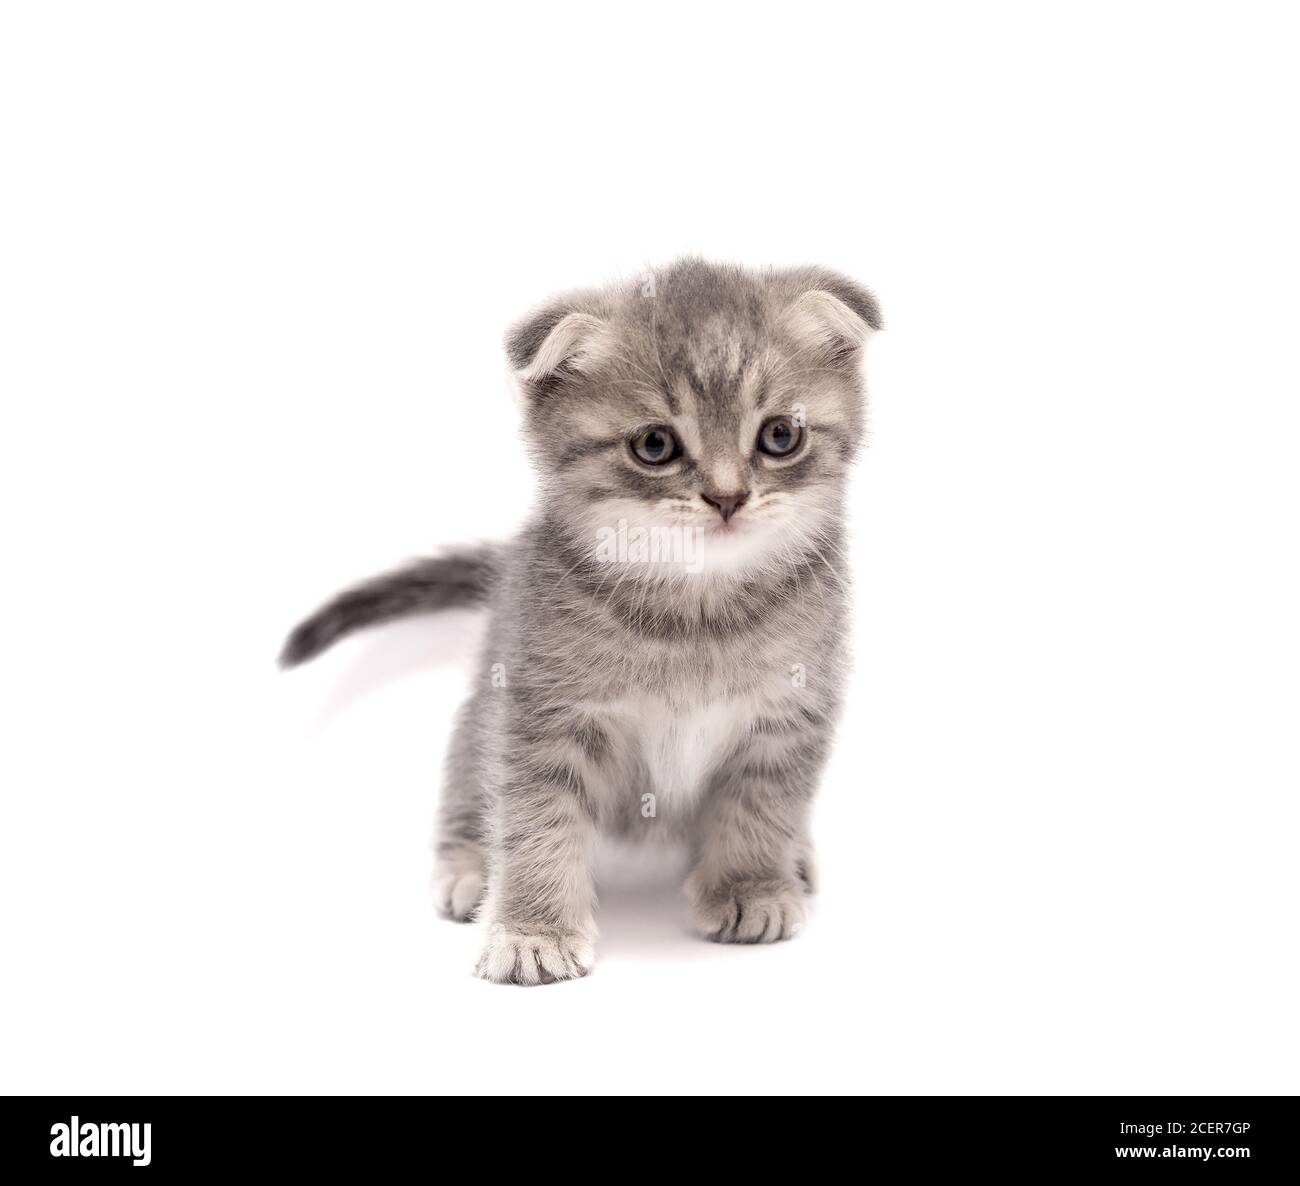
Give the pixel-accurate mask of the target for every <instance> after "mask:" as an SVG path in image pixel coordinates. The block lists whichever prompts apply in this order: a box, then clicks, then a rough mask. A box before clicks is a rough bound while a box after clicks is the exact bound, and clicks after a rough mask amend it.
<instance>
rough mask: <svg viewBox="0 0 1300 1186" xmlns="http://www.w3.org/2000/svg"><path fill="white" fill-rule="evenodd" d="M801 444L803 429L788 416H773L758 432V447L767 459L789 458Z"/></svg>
mask: <svg viewBox="0 0 1300 1186" xmlns="http://www.w3.org/2000/svg"><path fill="white" fill-rule="evenodd" d="M802 443H803V429H802V428H800V427H799V426H798V425H797V424H796V423H795V422H794V421H793V420H791V419H790V417H789V416H773V417H772V419H771V420H769V421H767V422H766V423H765V424H764V425H763V427H762V428H760V429H759V430H758V447H759V448H760V449H761V450H762V451H763V452H764V453H766V454H767V455H768V456H769V457H789V456H790V454H791V453H793V452H794V451H795V450H796V449H797V448H799V446H800V445H801V444H802Z"/></svg>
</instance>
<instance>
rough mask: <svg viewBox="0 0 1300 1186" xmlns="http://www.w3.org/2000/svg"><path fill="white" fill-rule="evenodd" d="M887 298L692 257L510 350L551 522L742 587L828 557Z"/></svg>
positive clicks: (821, 274) (562, 308)
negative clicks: (755, 577) (738, 581)
mask: <svg viewBox="0 0 1300 1186" xmlns="http://www.w3.org/2000/svg"><path fill="white" fill-rule="evenodd" d="M879 327H880V315H879V311H878V310H877V307H876V303H875V300H874V299H873V298H872V296H871V294H870V293H868V292H867V291H866V290H865V289H863V288H862V287H860V286H859V285H857V284H855V283H853V282H852V281H851V280H847V279H845V278H844V277H842V276H839V275H836V274H835V273H833V272H828V271H825V270H823V269H819V268H799V269H790V270H786V271H771V272H751V271H747V270H744V269H741V268H737V267H723V266H716V265H711V264H706V263H703V262H701V261H699V260H683V261H681V262H679V263H676V264H674V265H672V266H671V267H669V268H667V269H666V270H664V271H662V272H657V273H654V274H653V275H652V276H647V277H645V278H644V279H642V280H639V281H637V282H636V283H631V284H625V285H616V286H611V287H610V288H606V289H593V290H586V291H582V292H576V293H570V294H568V295H566V296H563V297H560V298H557V299H556V300H554V301H552V302H551V303H550V304H548V305H546V306H545V307H543V308H542V309H540V310H538V311H536V312H535V313H533V314H532V315H531V316H529V317H528V318H526V319H525V320H523V321H522V322H520V323H519V324H518V325H516V326H515V327H514V328H513V329H512V330H511V332H510V334H509V336H508V338H507V350H508V353H509V357H510V362H511V366H512V367H513V368H514V371H515V375H516V378H517V380H518V382H519V385H520V389H521V391H522V394H523V397H524V401H525V406H526V410H527V433H528V439H529V444H530V447H531V450H532V452H533V455H534V457H535V458H536V461H537V465H538V468H539V470H540V473H541V477H542V487H543V489H542V496H543V499H544V503H545V505H546V508H547V510H548V512H549V513H550V514H549V517H550V519H551V521H552V522H553V523H556V524H559V525H561V526H562V528H563V529H564V530H565V531H567V532H568V533H569V534H570V536H571V538H572V541H573V542H576V543H577V544H578V545H579V546H580V547H582V546H587V545H589V546H591V547H592V548H593V549H595V550H596V552H597V554H600V553H601V552H602V550H603V554H604V559H606V560H608V561H610V562H613V563H628V564H631V565H637V564H640V565H643V566H644V571H651V572H663V571H678V570H683V571H687V572H703V573H709V574H714V575H723V574H733V575H739V576H743V575H745V574H746V573H752V572H754V571H755V570H758V569H762V568H765V567H767V568H771V567H774V566H778V565H779V564H780V563H781V562H782V561H788V560H791V559H794V558H797V557H800V556H802V555H804V554H806V553H808V552H809V551H810V550H816V549H818V548H819V547H820V546H821V544H822V543H823V542H824V540H825V538H826V535H827V532H828V531H829V530H830V529H831V528H832V527H833V526H834V524H835V523H836V522H837V521H838V518H839V515H840V508H841V504H842V493H843V488H844V483H845V479H846V476H847V471H848V466H849V463H850V461H851V460H852V457H853V455H854V453H855V451H856V450H857V448H858V446H859V444H860V443H861V440H862V433H863V388H862V379H861V366H860V364H861V354H862V348H863V344H864V342H865V340H866V338H867V336H868V334H869V333H870V332H871V331H872V330H874V329H878V328H879Z"/></svg>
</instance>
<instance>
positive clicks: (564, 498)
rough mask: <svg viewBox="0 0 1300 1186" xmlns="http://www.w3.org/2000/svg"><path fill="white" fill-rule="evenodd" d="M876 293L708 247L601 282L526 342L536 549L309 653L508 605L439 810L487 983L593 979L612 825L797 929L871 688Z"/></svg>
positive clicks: (491, 636) (752, 931) (701, 901)
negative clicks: (847, 550)
mask: <svg viewBox="0 0 1300 1186" xmlns="http://www.w3.org/2000/svg"><path fill="white" fill-rule="evenodd" d="M879 326H880V317H879V312H878V310H877V307H876V303H875V300H874V299H873V298H872V296H871V295H870V294H869V293H868V292H867V291H865V290H864V289H863V288H861V287H859V286H858V285H857V284H855V283H853V282H852V281H850V280H847V279H845V278H843V277H841V276H839V275H836V274H835V273H833V272H829V271H825V270H822V269H819V268H801V269H792V270H786V271H769V272H753V271H747V270H744V269H741V268H736V267H721V266H714V265H710V264H706V263H703V262H701V261H698V260H683V261H680V262H678V263H676V264H674V265H672V266H671V267H669V268H668V269H666V270H665V271H663V272H660V273H656V274H655V275H654V276H653V277H652V278H648V279H647V280H646V281H645V282H642V283H638V284H635V285H615V286H612V287H609V288H604V289H591V290H586V291H579V292H573V293H570V294H568V295H565V296H562V297H559V298H558V299H556V300H554V301H552V302H551V303H550V304H548V305H546V306H545V307H543V308H541V309H540V310H538V311H536V312H534V313H533V314H532V315H531V316H529V317H527V318H526V319H524V320H523V321H522V322H520V323H519V324H518V325H516V326H515V327H514V328H513V329H512V330H511V331H510V333H509V335H508V337H507V351H508V354H509V359H510V363H511V365H512V367H513V368H514V372H515V376H516V378H517V380H518V383H519V386H520V389H521V393H522V395H523V398H524V402H525V409H526V412H525V416H526V434H527V439H528V443H529V446H530V449H531V452H532V455H533V457H534V459H535V463H536V467H537V471H538V474H539V478H540V493H541V498H540V500H539V505H540V510H538V511H537V512H536V514H535V517H534V518H533V520H532V522H531V523H529V524H528V526H527V527H526V528H525V529H524V530H523V532H522V533H521V534H520V535H519V537H518V538H517V539H515V540H514V541H513V542H512V543H510V544H507V545H501V546H484V547H479V548H472V549H467V550H462V551H458V552H452V553H449V554H447V555H445V556H443V557H441V558H439V559H433V560H426V561H422V562H420V563H417V564H415V565H413V566H411V567H409V568H407V569H405V570H403V571H399V572H397V573H395V574H393V575H390V576H386V577H380V578H378V579H377V580H374V581H371V582H370V583H368V584H364V585H360V586H358V587H357V588H355V589H353V590H351V591H349V592H346V593H343V594H342V595H341V596H339V597H338V598H336V599H335V600H334V601H332V602H331V603H329V604H328V605H326V606H325V607H324V608H323V609H321V610H320V611H319V612H318V613H317V614H315V615H314V616H313V617H311V618H309V619H308V620H307V621H306V622H304V623H302V625H300V626H299V627H298V628H297V629H296V630H295V631H294V632H293V634H292V635H291V636H290V637H289V640H288V642H287V643H286V644H285V649H284V653H283V655H282V657H281V659H282V662H283V663H284V664H285V665H293V664H296V663H300V662H302V661H304V660H306V659H310V658H311V657H313V656H314V655H317V654H319V653H320V652H321V651H322V650H324V649H325V648H326V647H328V646H330V645H331V644H332V643H333V642H334V641H336V640H337V639H338V638H340V637H341V636H342V635H344V634H346V633H348V632H349V631H351V630H354V629H356V628H358V627H360V626H364V625H368V624H370V623H374V622H379V621H383V620H386V619H391V618H395V617H400V616H402V615H406V614H412V613H418V612H423V611H429V610H438V609H443V608H446V607H449V606H458V605H473V604H485V605H487V606H488V607H489V610H490V616H491V622H490V626H489V631H488V635H487V641H486V645H485V647H484V651H483V655H482V658H481V662H480V664H479V671H478V678H477V684H476V686H475V689H474V691H473V694H472V695H471V696H470V698H469V700H468V702H467V703H466V704H465V705H464V707H463V709H462V710H461V713H460V718H459V722H458V724H457V726H456V730H455V734H454V736H453V739H452V742H451V747H450V753H449V755H448V758H447V764H446V773H445V786H444V790H443V795H442V801H441V805H440V810H439V836H438V844H437V873H436V879H435V887H436V894H437V898H438V902H439V905H440V907H441V909H442V911H443V912H444V913H445V914H447V915H449V916H450V917H451V918H454V919H460V920H467V919H469V918H471V917H474V916H475V915H478V916H480V917H481V918H482V920H483V922H484V923H485V926H484V940H485V942H484V947H483V952H482V956H481V958H480V959H479V962H478V967H477V974H478V975H479V976H482V977H484V978H485V979H488V980H495V981H502V982H510V983H515V984H538V983H550V982H552V981H555V980H566V979H570V978H572V977H576V976H582V975H585V973H586V972H587V971H588V969H589V968H590V967H591V964H592V956H593V950H592V944H593V940H594V938H595V924H594V918H593V907H594V904H595V900H594V892H593V882H592V871H591V866H592V855H593V849H594V845H595V842H596V840H597V838H598V836H604V837H617V838H620V839H623V840H631V841H637V842H642V843H651V844H662V845H674V844H675V845H681V846H685V847H686V848H687V850H688V851H689V854H690V859H691V872H690V875H689V877H688V878H687V882H686V892H687V897H688V900H689V904H690V909H691V913H692V916H693V920H694V923H695V925H696V926H697V927H698V929H699V930H700V932H701V933H702V934H704V935H705V936H707V937H708V938H711V939H714V940H716V941H718V942H724V943H768V942H773V941H775V940H778V939H786V938H789V937H790V936H792V935H793V934H794V933H795V932H796V931H797V930H798V929H799V927H800V925H801V923H802V922H803V920H804V917H805V909H806V899H807V897H808V895H809V894H810V893H811V891H812V888H813V864H812V847H811V842H810V839H809V832H808V827H809V818H808V817H809V811H810V805H811V803H812V798H813V794H814V791H815V790H816V786H817V781H818V777H819V774H820V771H821V768H822V765H823V763H824V762H825V760H826V755H827V750H828V748H829V745H830V741H831V732H832V727H833V722H834V720H835V717H836V714H837V709H838V705H839V700H840V690H841V687H842V685H843V682H844V678H845V654H844V648H845V638H844V631H845V617H846V612H847V602H846V588H845V582H846V579H847V577H846V573H845V571H844V565H843V563H842V544H843V514H844V508H843V503H844V488H845V480H846V476H847V473H848V469H849V464H850V462H851V460H852V458H853V456H854V454H855V452H856V450H857V449H858V447H859V445H860V443H861V441H862V436H863V418H864V410H863V400H864V396H863V386H862V381H861V376H860V361H861V359H860V356H861V353H862V348H863V344H864V342H865V340H866V338H867V336H868V334H869V332H870V331H871V330H874V329H878V328H879Z"/></svg>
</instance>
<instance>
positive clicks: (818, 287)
mask: <svg viewBox="0 0 1300 1186" xmlns="http://www.w3.org/2000/svg"><path fill="white" fill-rule="evenodd" d="M800 280H801V282H802V283H801V288H802V291H800V292H799V295H798V296H797V297H796V298H795V299H794V301H792V302H791V304H790V305H789V307H788V308H787V309H786V311H785V315H784V323H785V326H786V328H787V329H788V330H789V332H790V333H791V335H792V336H793V337H794V338H795V339H796V340H797V341H799V342H800V343H801V344H802V345H803V346H804V347H805V348H806V349H809V350H814V351H817V352H819V353H821V354H822V355H823V356H824V357H825V360H826V361H827V362H829V363H837V362H845V361H849V360H850V359H852V358H854V356H856V354H857V352H858V351H859V349H860V348H861V347H862V345H863V343H865V342H866V340H867V338H868V337H870V335H871V334H872V333H873V332H875V331H876V330H878V329H880V327H881V325H882V324H883V323H882V322H881V319H880V307H879V306H878V305H877V304H876V298H875V297H874V296H872V295H871V293H869V292H868V291H867V290H866V289H865V288H863V287H862V286H861V285H860V284H856V283H854V282H853V281H852V280H848V279H846V278H845V277H843V276H838V275H836V274H835V273H833V272H808V273H803V274H801V276H800Z"/></svg>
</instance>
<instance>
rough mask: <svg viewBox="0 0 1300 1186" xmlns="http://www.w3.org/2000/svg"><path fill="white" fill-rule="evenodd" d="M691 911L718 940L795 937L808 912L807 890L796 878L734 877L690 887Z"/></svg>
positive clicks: (699, 924) (761, 940)
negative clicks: (718, 883) (785, 879)
mask: <svg viewBox="0 0 1300 1186" xmlns="http://www.w3.org/2000/svg"><path fill="white" fill-rule="evenodd" d="M687 893H688V896H689V898H690V904H691V915H692V917H693V918H694V920H695V925H696V927H697V928H698V929H699V931H700V933H701V934H702V935H703V936H704V937H705V938H706V939H712V940H713V941H714V942H715V943H775V942H777V941H778V940H780V939H792V938H793V937H794V936H795V935H796V934H797V933H798V931H799V928H800V927H802V926H803V924H804V919H805V917H806V916H807V906H806V904H805V899H806V897H807V891H806V890H805V889H804V888H803V886H802V885H801V884H799V883H798V882H794V881H780V880H772V881H733V882H729V883H727V884H724V885H715V886H698V885H691V886H688V888H687Z"/></svg>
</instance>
